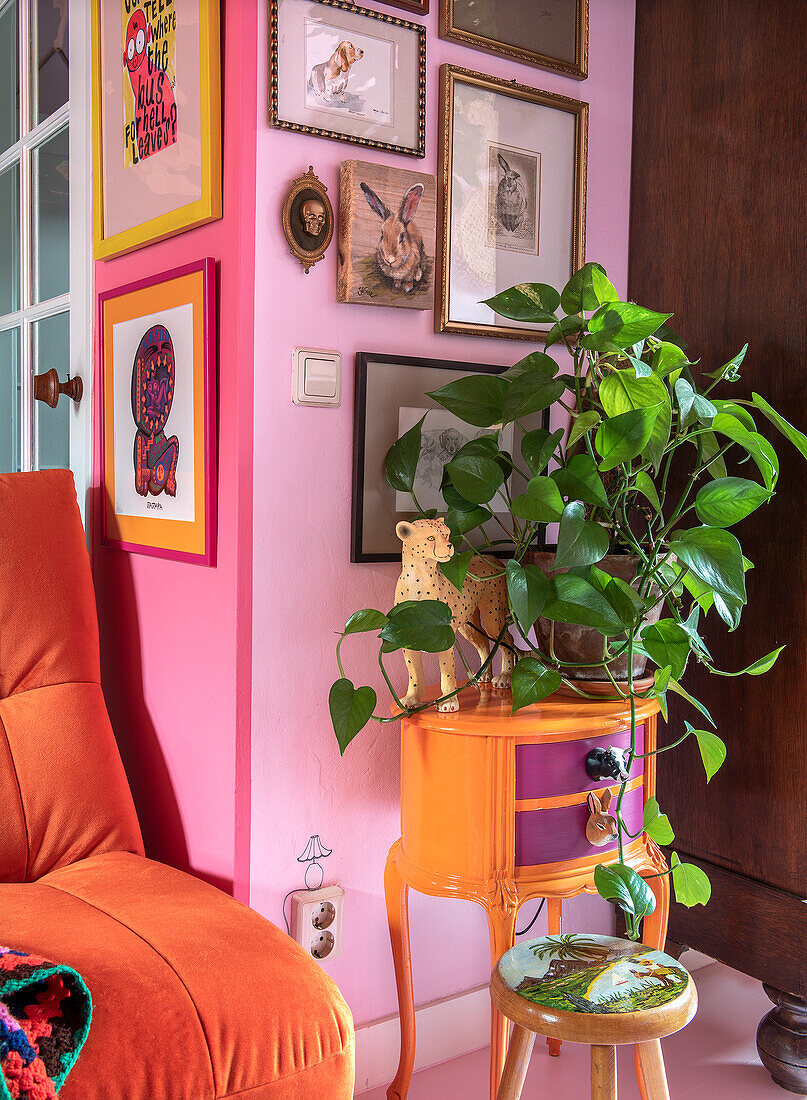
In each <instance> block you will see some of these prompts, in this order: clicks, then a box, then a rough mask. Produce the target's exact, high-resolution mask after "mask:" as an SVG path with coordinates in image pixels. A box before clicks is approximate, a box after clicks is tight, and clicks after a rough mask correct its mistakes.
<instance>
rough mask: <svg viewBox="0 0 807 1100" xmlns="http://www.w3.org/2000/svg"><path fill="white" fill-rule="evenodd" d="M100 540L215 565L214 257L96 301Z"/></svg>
mask: <svg viewBox="0 0 807 1100" xmlns="http://www.w3.org/2000/svg"><path fill="white" fill-rule="evenodd" d="M98 363H99V373H100V383H101V385H100V394H101V400H100V406H101V433H100V434H101V493H100V498H101V517H100V519H101V541H102V543H104V544H105V545H107V546H115V547H118V548H119V549H121V550H129V551H132V552H135V553H139V554H150V555H153V556H157V557H163V558H171V559H173V560H175V561H186V562H194V563H196V564H199V565H215V562H216V511H217V508H216V501H217V491H216V490H217V481H216V306H215V261H214V260H213V259H212V258H211V257H206V258H205V259H202V260H197V261H195V262H194V263H190V264H186V265H185V266H183V267H178V268H174V269H173V270H171V271H165V272H163V273H162V274H160V275H156V276H151V277H149V278H146V279H140V280H138V281H137V282H133V283H129V284H127V285H126V286H121V287H117V288H115V289H113V290H107V291H104V292H103V293H102V294H99V296H98Z"/></svg>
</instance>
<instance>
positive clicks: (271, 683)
mask: <svg viewBox="0 0 807 1100" xmlns="http://www.w3.org/2000/svg"><path fill="white" fill-rule="evenodd" d="M259 7H260V10H261V14H260V27H259V31H258V40H259V42H260V43H261V46H260V64H259V81H258V85H257V99H258V111H259V114H258V120H259V121H258V138H257V169H256V171H257V225H256V236H257V240H258V248H257V255H256V269H255V306H256V311H255V363H256V370H255V455H254V479H255V493H254V546H255V553H254V564H253V569H254V589H253V599H254V633H253V708H252V727H253V734H252V779H253V782H252V795H251V798H252V862H251V901H252V904H253V905H254V906H255V907H256V908H257V909H258V910H260V911H261V912H262V913H264V914H265V915H266V916H267V917H269V918H270V919H271V920H273V921H275V922H277V923H280V922H281V920H282V918H281V902H282V899H283V896H284V895H285V894H286V892H287V891H288V890H290V889H292V888H297V887H298V886H300V885H301V873H300V866H299V865H298V864H297V863H296V862H295V857H296V856H297V854H298V853H299V852H300V851H301V849H302V847H303V845H304V843H305V841H306V840H307V838H308V836H309V834H311V833H320V834H321V836H322V839H323V841H324V842H325V843H326V844H327V845H328V846H330V847H333V849H334V854H333V856H332V857H331V858H330V860H329V861H328V865H327V878H326V881H338V882H339V883H341V885H343V886H344V887H345V889H346V891H347V905H348V908H347V909H346V914H347V917H346V926H345V934H346V947H345V952H344V955H343V956H342V958H341V959H339V960H337V961H336V962H335V963H333V964H332V967H331V971H332V973H333V974H334V976H335V977H336V979H337V981H338V982H339V983H340V985H341V987H342V990H343V991H344V993H345V995H346V997H347V999H348V1002H349V1003H350V1005H351V1008H352V1009H353V1012H354V1015H355V1018H356V1021H357V1023H361V1022H364V1021H367V1020H371V1019H375V1018H377V1017H380V1016H383V1015H385V1014H388V1013H391V1012H393V1011H394V1010H395V1005H396V1002H395V994H394V984H393V977H392V965H391V958H390V953H389V946H388V941H387V931H386V920H385V916H384V903H383V888H382V876H383V869H384V862H385V858H386V854H387V850H388V848H389V846H390V844H391V843H392V841H393V840H394V839H395V838H396V837H397V836H398V835H399V789H398V779H399V776H398V750H399V738H398V729H397V727H395V726H392V727H390V726H387V727H384V728H383V729H382V730H379V728H378V727H375V728H372V729H369V730H366V731H365V732H364V733H362V734H361V736H360V737H359V738H358V739H357V741H356V742H354V744H353V745H351V746H350V748H349V749H348V751H347V754H346V756H345V758H344V759H343V760H340V757H339V752H338V750H337V747H336V744H335V741H334V738H333V734H332V732H331V729H330V722H329V718H328V710H327V694H328V688H329V686H330V684H331V682H332V681H333V679H334V677H335V675H336V667H335V661H334V655H333V645H334V635H333V631H334V630H336V629H339V628H340V626H341V624H343V623H344V621H345V618H346V616H347V614H348V613H349V612H351V611H352V610H354V609H356V608H359V607H381V608H385V607H387V606H388V605H389V604H390V602H391V600H392V595H393V588H394V580H395V576H396V570H395V567H394V566H392V565H386V566H371V565H351V564H350V563H349V551H348V546H349V542H348V539H349V516H350V471H351V451H352V420H353V415H352V403H353V381H352V380H353V361H354V355H355V353H356V352H357V351H359V350H365V351H387V352H391V353H392V352H397V353H400V354H412V355H421V356H423V355H433V356H436V357H440V358H445V359H462V360H474V359H476V360H479V361H482V360H487V361H489V362H495V363H507V364H509V363H512V362H515V361H516V359H518V358H520V357H521V356H522V355H524V354H526V351H527V346H525V345H523V344H519V343H516V342H512V341H506V340H482V339H471V338H466V337H449V336H438V335H435V334H434V332H433V315H432V314H431V313H430V312H426V313H415V312H414V311H411V312H410V311H405V310H400V309H387V308H370V307H367V306H363V305H338V304H337V303H336V301H335V282H336V272H335V266H336V248H335V247H334V246H332V247H331V249H330V250H329V252H328V255H327V256H326V258H325V260H323V261H322V262H321V263H319V264H318V265H317V266H316V267H315V268H314V269H313V270H312V271H311V272H310V273H309V274H308V275H304V274H303V271H302V268H301V267H300V266H299V264H298V263H297V261H296V260H295V259H294V258H292V257H291V256H289V255H288V252H287V248H286V245H285V242H284V240H283V236H282V233H281V229H280V208H281V205H282V199H283V195H284V192H285V190H286V188H287V186H288V184H289V183H290V181H291V180H292V179H293V178H294V177H295V176H298V175H300V174H301V173H302V172H304V171H306V169H307V168H308V165H309V164H313V166H314V171H315V172H317V173H318V175H319V176H320V178H321V179H322V180H323V181H324V183H325V184H326V185H327V186H328V189H329V194H330V195H331V197H332V200H333V201H334V203H336V200H337V196H338V169H339V164H340V162H341V161H342V160H347V159H349V158H355V157H358V158H361V159H368V160H374V161H379V162H383V163H387V164H390V165H398V166H400V167H402V168H412V169H416V170H421V171H431V172H434V171H436V163H437V130H438V112H437V77H438V67H439V65H440V64H441V63H442V62H445V61H450V62H454V63H456V64H460V65H465V66H467V67H470V68H474V69H477V70H479V71H482V72H487V73H491V74H493V75H496V76H503V77H507V78H516V79H518V80H520V81H523V82H524V83H527V84H532V85H534V86H537V87H541V88H545V89H548V90H550V91H558V92H564V93H566V94H568V95H571V96H574V97H577V98H583V99H586V100H588V101H589V102H590V104H591V114H590V131H589V135H590V137H589V174H588V227H587V242H588V255H589V257H591V258H595V259H597V260H600V261H602V262H603V263H604V264H605V265H606V267H607V269H608V272H609V274H610V276H611V278H612V280H613V281H614V282H615V284H616V285H617V287H618V288H619V289H621V290H624V289H625V285H626V274H627V254H628V200H629V179H630V143H631V96H632V73H633V23H634V3H633V0H596V2H595V3H593V4H592V5H591V57H590V74H591V75H590V76H589V78H588V80H586V81H584V82H578V81H574V80H570V79H564V78H563V77H559V76H554V75H551V74H549V73H545V72H542V71H540V70H536V69H532V68H529V67H527V66H523V65H518V64H515V63H512V64H511V63H507V62H504V61H502V60H499V59H496V58H494V57H491V56H489V55H487V54H483V53H478V52H475V51H472V50H468V49H465V48H463V47H461V46H455V45H451V44H449V43H446V42H442V41H441V40H440V39H439V38H438V37H437V11H436V9H437V3H436V0H432V8H433V9H434V10H433V14H432V15H430V16H428V17H427V19H426V25H427V27H428V33H429V41H428V103H427V154H426V158H425V160H423V161H417V160H413V159H411V158H408V157H401V156H395V155H391V154H384V153H377V152H375V151H372V150H364V149H361V148H359V147H356V146H351V145H348V144H344V143H337V142H333V141H327V140H322V139H318V138H313V137H308V136H305V135H300V134H291V133H285V132H282V131H279V130H273V129H270V128H269V127H268V125H267V124H266V112H265V103H266V45H265V43H266V41H267V35H266V26H265V20H266V11H265V8H266V5H264V4H260V5H259ZM397 14H402V13H401V12H400V11H398V12H397ZM298 345H301V346H308V347H324V348H336V349H338V350H339V351H341V353H342V357H343V382H344V388H343V398H342V406H341V408H339V409H314V408H300V407H297V406H294V405H292V403H291V396H290V393H291V354H292V350H293V348H294V347H295V346H298ZM369 656H370V651H369V648H363V647H362V645H361V643H357V644H355V645H354V646H353V647H352V648H351V649H350V650H349V651H348V653H347V658H348V667H349V669H351V670H352V671H353V672H354V674H355V676H356V679H357V680H359V681H361V679H362V678H363V677H364V676H366V673H365V672H363V671H362V670H363V668H369V667H372V666H371V665H370V663H369ZM371 679H372V677H371ZM599 904H600V903H599V902H597V901H592V900H588V901H586V902H581V903H576V905H577V909H576V912H575V911H573V910H572V907H571V906H570V907H569V917H570V922H571V923H572V926H574V924H577V925H578V926H581V925H584V924H585V923H586V922H587V923H588V924H589V925H591V924H592V922H593V921H595V920H597V921H601V920H602V919H603V911H602V910H601V909H600V908H599ZM592 907H593V909H592ZM411 917H412V932H413V955H414V965H415V983H416V984H415V993H416V998H417V1000H418V1001H419V1002H425V1001H429V1000H433V999H435V998H437V997H439V996H443V995H446V994H449V993H451V992H454V991H457V990H460V989H465V988H469V987H471V986H474V985H478V984H481V983H483V982H485V981H486V980H487V975H488V974H489V964H488V961H487V951H488V944H487V933H486V928H485V922H484V918H483V914H482V911H481V910H480V909H478V908H477V907H475V906H473V905H471V904H462V903H458V902H449V901H442V900H437V899H428V898H425V897H421V896H419V895H413V899H412V903H411ZM536 928H537V929H540V928H541V924H540V923H539V924H537V925H536ZM457 945H460V946H461V947H462V951H461V952H457V951H456V947H457Z"/></svg>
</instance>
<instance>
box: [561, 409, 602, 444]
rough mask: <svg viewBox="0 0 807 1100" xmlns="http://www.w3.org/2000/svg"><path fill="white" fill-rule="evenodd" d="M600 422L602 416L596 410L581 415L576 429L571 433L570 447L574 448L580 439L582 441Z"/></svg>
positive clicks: (576, 423) (576, 422) (577, 419)
mask: <svg viewBox="0 0 807 1100" xmlns="http://www.w3.org/2000/svg"><path fill="white" fill-rule="evenodd" d="M599 422H600V414H599V413H598V412H596V411H595V410H594V409H589V410H588V412H584V413H581V414H580V415H579V416H578V417H577V418H576V420H575V422H574V427H573V428H572V430H571V431H570V432H569V444H568V445H569V446H570V447H573V446H574V445H575V443H576V442H577V441H578V439H582V438H583V436H584V435H585V434H586V432H590V431H591V429H592V428H596V426H597V425H598V424H599Z"/></svg>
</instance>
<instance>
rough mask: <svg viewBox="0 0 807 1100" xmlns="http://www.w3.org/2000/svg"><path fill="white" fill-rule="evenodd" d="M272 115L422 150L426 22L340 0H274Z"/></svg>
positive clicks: (311, 130) (361, 140) (306, 129)
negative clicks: (421, 22) (422, 23)
mask: <svg viewBox="0 0 807 1100" xmlns="http://www.w3.org/2000/svg"><path fill="white" fill-rule="evenodd" d="M270 14H271V32H270V37H271V43H270V53H271V59H270V65H271V74H270V81H269V121H270V123H271V124H272V126H279V127H280V128H281V129H284V130H296V131H298V132H301V133H306V134H314V135H315V136H316V137H327V138H336V139H337V140H339V141H351V142H354V143H355V144H356V145H366V146H369V147H371V148H373V149H387V150H389V151H390V152H393V153H407V154H408V155H409V156H413V157H422V156H424V155H425V152H426V29H425V27H422V26H420V24H418V23H411V22H410V21H409V20H407V19H402V18H399V17H398V16H395V15H385V14H383V13H382V12H378V11H371V10H370V9H369V8H361V7H357V6H356V5H355V4H350V3H345V2H344V0H271V12H270Z"/></svg>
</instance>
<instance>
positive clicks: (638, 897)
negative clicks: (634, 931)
mask: <svg viewBox="0 0 807 1100" xmlns="http://www.w3.org/2000/svg"><path fill="white" fill-rule="evenodd" d="M594 885H595V886H596V887H597V893H598V894H599V895H600V897H602V898H605V900H606V901H615V902H616V904H617V905H618V906H619V908H620V909H623V910H624V911H625V912H626V913H630V914H631V915H632V916H633V917H634V918H635V919H636V920H640V919H641V918H642V917H646V916H648V915H649V914H650V913H652V912H653V910H654V909H655V908H656V899H655V896H654V895H653V891H652V890H651V889H650V887H649V886H648V885H647V883H646V882H645V880H644V879H643V878H642V876H641V875H640V874H637V872H636V871H634V869H633V868H632V867H628V866H627V865H626V864H624V863H611V864H609V865H608V866H605V865H603V864H602V863H601V864H599V865H598V866H597V867H595V868H594Z"/></svg>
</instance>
